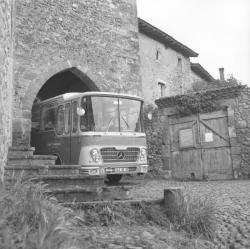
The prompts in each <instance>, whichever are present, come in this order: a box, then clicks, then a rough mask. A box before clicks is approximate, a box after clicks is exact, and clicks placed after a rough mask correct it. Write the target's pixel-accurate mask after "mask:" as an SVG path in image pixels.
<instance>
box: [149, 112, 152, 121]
mask: <svg viewBox="0 0 250 249" xmlns="http://www.w3.org/2000/svg"><path fill="white" fill-rule="evenodd" d="M152 117H153V115H152V112H149V113H148V119H149V120H152Z"/></svg>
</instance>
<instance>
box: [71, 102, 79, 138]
mask: <svg viewBox="0 0 250 249" xmlns="http://www.w3.org/2000/svg"><path fill="white" fill-rule="evenodd" d="M77 106H78V103H77V102H74V103H73V106H72V132H73V133H76V132H77V130H78V129H77V128H78V115H77Z"/></svg>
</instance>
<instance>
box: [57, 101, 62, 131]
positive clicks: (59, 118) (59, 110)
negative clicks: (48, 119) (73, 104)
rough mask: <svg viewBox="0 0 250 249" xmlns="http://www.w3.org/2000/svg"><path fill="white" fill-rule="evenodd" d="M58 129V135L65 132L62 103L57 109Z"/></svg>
mask: <svg viewBox="0 0 250 249" xmlns="http://www.w3.org/2000/svg"><path fill="white" fill-rule="evenodd" d="M56 131H57V134H58V135H62V134H63V132H64V106H63V105H60V106H59V107H58V109H57V126H56Z"/></svg>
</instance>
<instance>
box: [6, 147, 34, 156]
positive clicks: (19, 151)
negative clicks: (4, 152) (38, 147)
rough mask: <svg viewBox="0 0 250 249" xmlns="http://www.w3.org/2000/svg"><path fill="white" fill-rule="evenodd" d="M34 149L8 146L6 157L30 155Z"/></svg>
mask: <svg viewBox="0 0 250 249" xmlns="http://www.w3.org/2000/svg"><path fill="white" fill-rule="evenodd" d="M34 151H35V148H34V147H21V146H20V147H13V146H12V147H10V148H9V152H8V157H12V156H23V155H25V156H26V155H27V156H32V155H33V153H34Z"/></svg>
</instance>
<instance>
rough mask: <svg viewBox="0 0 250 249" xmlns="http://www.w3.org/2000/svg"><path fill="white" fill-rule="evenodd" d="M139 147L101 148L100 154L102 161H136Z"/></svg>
mask: <svg viewBox="0 0 250 249" xmlns="http://www.w3.org/2000/svg"><path fill="white" fill-rule="evenodd" d="M139 153H140V149H139V148H136V147H128V148H127V149H126V150H117V149H116V148H102V149H101V155H102V159H103V162H104V163H112V162H136V161H137V159H138V157H139Z"/></svg>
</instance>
